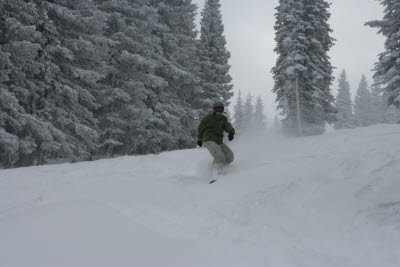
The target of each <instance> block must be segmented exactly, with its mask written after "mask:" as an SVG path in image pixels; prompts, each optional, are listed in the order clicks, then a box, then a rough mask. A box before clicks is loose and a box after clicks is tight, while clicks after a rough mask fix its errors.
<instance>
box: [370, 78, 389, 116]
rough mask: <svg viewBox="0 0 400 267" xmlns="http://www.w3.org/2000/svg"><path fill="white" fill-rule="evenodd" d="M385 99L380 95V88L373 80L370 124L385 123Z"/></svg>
mask: <svg viewBox="0 0 400 267" xmlns="http://www.w3.org/2000/svg"><path fill="white" fill-rule="evenodd" d="M385 102H386V101H385V100H384V97H383V96H382V88H381V87H380V85H379V82H378V81H376V80H375V82H374V83H373V84H372V87H371V100H370V121H371V124H378V123H385V112H386V103H385Z"/></svg>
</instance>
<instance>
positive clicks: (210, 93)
mask: <svg viewBox="0 0 400 267" xmlns="http://www.w3.org/2000/svg"><path fill="white" fill-rule="evenodd" d="M201 15H202V18H201V22H200V24H201V31H200V34H201V35H200V40H199V45H198V56H199V66H200V70H199V77H200V84H201V93H200V98H199V101H200V102H199V107H200V110H202V111H201V114H200V115H204V114H206V113H208V112H209V110H210V107H212V104H213V103H214V102H215V101H223V102H224V103H225V105H226V106H229V99H230V98H231V97H232V96H233V93H232V92H231V91H232V88H233V85H232V84H231V81H232V77H231V76H230V75H229V69H230V65H229V63H228V60H229V58H230V53H229V51H228V50H227V48H226V39H225V36H224V26H223V24H222V15H221V4H220V1H219V0H206V2H205V6H204V10H203V11H202V13H201Z"/></svg>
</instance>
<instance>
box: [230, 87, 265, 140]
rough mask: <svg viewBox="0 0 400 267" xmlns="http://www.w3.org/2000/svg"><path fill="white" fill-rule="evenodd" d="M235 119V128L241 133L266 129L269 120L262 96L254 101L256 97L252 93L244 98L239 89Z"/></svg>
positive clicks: (234, 111)
mask: <svg viewBox="0 0 400 267" xmlns="http://www.w3.org/2000/svg"><path fill="white" fill-rule="evenodd" d="M233 119H234V126H235V129H236V131H237V132H239V133H240V132H241V133H243V132H249V131H254V130H258V131H263V130H266V127H267V122H266V116H265V113H264V103H263V101H262V99H261V96H258V97H257V99H256V100H255V103H254V97H253V96H252V95H251V94H250V93H248V95H247V96H246V98H245V99H243V97H242V92H241V91H240V90H239V92H238V97H237V98H236V102H235V105H234V107H233Z"/></svg>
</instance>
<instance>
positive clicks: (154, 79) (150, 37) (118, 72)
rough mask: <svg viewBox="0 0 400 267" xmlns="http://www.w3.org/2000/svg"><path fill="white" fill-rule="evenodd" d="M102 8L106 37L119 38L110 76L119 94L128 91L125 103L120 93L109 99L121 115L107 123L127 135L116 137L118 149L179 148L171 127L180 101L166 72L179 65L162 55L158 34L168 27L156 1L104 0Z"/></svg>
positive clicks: (111, 107) (141, 151) (115, 114)
mask: <svg viewBox="0 0 400 267" xmlns="http://www.w3.org/2000/svg"><path fill="white" fill-rule="evenodd" d="M100 9H101V10H102V11H104V12H105V13H106V14H107V15H108V21H107V23H108V29H109V30H108V31H107V37H109V38H111V39H112V40H113V41H114V42H115V43H116V45H115V47H114V48H113V49H112V57H113V62H114V65H113V68H115V72H113V73H112V74H111V75H110V76H109V77H107V80H108V81H109V82H111V84H112V85H113V88H114V89H113V90H114V91H118V94H117V95H121V96H122V95H125V97H124V98H125V102H124V103H123V106H122V107H121V103H120V102H119V101H118V100H116V99H112V102H110V103H109V105H108V109H109V110H112V111H113V117H114V118H119V119H120V120H118V122H119V123H118V125H115V124H114V125H112V128H111V127H109V128H110V129H114V130H113V131H112V132H119V133H120V138H122V139H123V140H121V139H118V141H119V140H121V141H119V142H121V143H123V144H124V146H123V147H121V149H120V150H118V151H117V153H127V154H146V153H153V152H159V151H163V150H170V149H173V148H176V147H177V143H176V139H174V133H173V132H172V131H175V132H176V131H177V127H176V126H177V125H179V123H180V122H179V120H180V118H179V117H178V116H177V115H176V114H177V111H176V110H177V109H179V105H180V104H181V103H180V102H179V99H178V100H177V99H176V97H175V98H174V94H172V92H171V94H170V92H169V91H168V85H169V84H168V82H167V81H166V79H165V78H166V77H167V76H166V75H165V73H166V70H173V71H178V72H181V70H179V69H178V68H172V67H173V64H171V62H170V61H168V60H166V58H165V57H164V54H163V47H162V38H161V37H160V34H161V33H164V32H168V29H167V28H165V25H162V24H161V19H160V15H159V14H158V9H157V7H156V4H155V2H154V1H150V0H137V1H126V0H106V1H103V2H101V5H100ZM172 73H173V72H172ZM181 74H182V73H181ZM181 74H180V75H181ZM168 77H171V76H168ZM175 95H176V94H175ZM178 113H179V112H178ZM109 114H110V113H109V112H108V110H104V112H103V118H104V119H103V120H104V121H111V120H112V118H110V117H109ZM110 132H111V131H110ZM177 135H179V133H177Z"/></svg>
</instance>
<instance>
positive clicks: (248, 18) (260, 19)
mask: <svg viewBox="0 0 400 267" xmlns="http://www.w3.org/2000/svg"><path fill="white" fill-rule="evenodd" d="M193 1H194V3H197V4H198V6H199V10H198V13H199V17H200V13H201V10H202V9H203V6H204V0H193ZM331 2H332V5H331V9H330V11H331V13H332V17H331V20H330V24H331V27H332V29H333V30H334V32H333V34H332V37H334V38H335V39H337V41H336V43H335V46H334V47H333V48H332V49H331V51H330V56H331V59H332V64H333V65H334V66H335V67H336V68H337V69H336V70H335V73H334V76H335V77H338V75H339V73H340V72H341V70H342V69H343V68H345V69H346V72H347V76H348V78H349V82H350V85H351V88H352V96H353V97H354V94H355V91H356V90H357V86H358V83H359V81H360V79H361V75H362V74H363V73H364V74H365V75H366V77H367V79H368V81H369V83H371V82H372V75H373V72H372V71H371V70H372V68H373V67H374V63H375V62H376V61H377V56H378V54H379V53H381V52H383V44H384V38H383V37H382V36H381V35H378V34H377V30H376V29H372V28H369V27H366V26H364V23H365V22H366V21H369V20H374V19H381V18H382V17H383V7H382V6H381V5H380V4H379V2H378V1H377V0H332V1H331ZM221 5H222V17H223V22H224V26H225V36H226V39H227V42H228V45H227V47H228V49H229V51H230V52H231V54H232V57H231V60H230V64H231V66H232V68H231V71H230V73H231V75H232V77H233V84H234V86H235V89H234V90H235V91H234V92H235V96H234V99H235V98H236V95H237V91H238V90H239V89H241V90H242V92H243V93H244V94H247V93H248V92H251V94H252V95H254V96H257V95H261V96H262V97H263V99H264V101H265V106H266V111H267V113H268V116H269V119H270V120H271V119H273V116H274V114H275V106H276V105H275V95H274V94H273V93H272V92H271V89H272V87H273V83H274V82H273V79H272V75H271V68H272V67H273V66H274V64H275V61H276V57H277V56H276V54H275V53H274V51H273V49H274V48H275V42H274V37H275V33H274V29H273V26H274V23H275V17H274V13H275V7H276V6H277V5H278V0H247V1H243V0H221ZM199 19H200V18H199ZM332 89H333V93H334V95H335V96H336V89H337V79H336V80H335V82H334V84H333V87H332Z"/></svg>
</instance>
